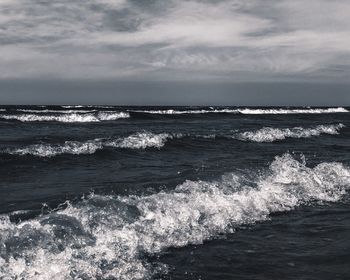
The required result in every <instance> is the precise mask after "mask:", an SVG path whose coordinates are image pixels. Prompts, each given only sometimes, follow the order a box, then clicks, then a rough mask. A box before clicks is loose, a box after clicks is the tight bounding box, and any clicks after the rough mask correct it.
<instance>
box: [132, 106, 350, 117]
mask: <svg viewBox="0 0 350 280" xmlns="http://www.w3.org/2000/svg"><path fill="white" fill-rule="evenodd" d="M211 108H212V107H211ZM130 112H139V113H147V114H160V115H182V114H209V113H228V114H237V113H241V114H248V115H261V114H330V113H348V112H349V111H348V110H347V109H345V108H343V107H338V108H315V109H311V108H305V109H283V108H278V109H249V108H246V109H239V108H237V109H214V108H213V109H211V110H205V109H202V110H174V109H168V110H131V111H130Z"/></svg>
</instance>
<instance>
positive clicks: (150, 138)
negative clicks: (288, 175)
mask: <svg viewBox="0 0 350 280" xmlns="http://www.w3.org/2000/svg"><path fill="white" fill-rule="evenodd" d="M344 127H345V125H343V124H341V123H340V124H337V125H319V126H316V127H314V128H302V127H294V128H283V129H281V128H271V127H264V128H262V129H259V130H257V131H245V132H241V133H235V134H234V135H215V134H212V135H191V134H183V133H159V134H155V133H152V132H148V131H143V132H137V133H134V134H132V135H129V136H127V137H125V138H116V139H93V140H87V141H83V142H79V141H65V142H64V143H63V144H33V145H29V146H26V147H23V148H17V149H5V150H3V151H2V153H7V154H11V155H20V156H24V155H33V156H38V157H53V156H57V155H62V154H73V155H81V154H94V153H95V152H96V151H98V150H101V149H104V148H106V147H110V148H121V149H146V148H157V149H160V148H162V147H163V146H164V145H165V144H166V142H167V141H168V140H170V139H179V138H183V137H186V136H189V137H194V138H203V139H215V138H216V137H217V136H221V137H224V138H227V139H237V140H240V141H252V142H274V141H277V140H284V139H286V138H310V137H314V136H319V135H321V134H330V135H335V134H339V130H340V129H342V128H344Z"/></svg>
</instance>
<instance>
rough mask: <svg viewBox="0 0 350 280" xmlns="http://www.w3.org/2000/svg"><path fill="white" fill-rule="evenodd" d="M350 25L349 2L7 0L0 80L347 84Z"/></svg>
mask: <svg viewBox="0 0 350 280" xmlns="http://www.w3.org/2000/svg"><path fill="white" fill-rule="evenodd" d="M349 30H350V3H349V1H346V0H335V1H326V0H310V1H301V0H281V1H274V0H265V1H262V0H249V1H246V0H218V1H195V0H192V1H191V0H189V1H185V0H178V1H175V0H169V1H161V0H148V1H140V0H115V1H113V0H87V1H78V0H70V1H68V0H59V1H48V0H47V1H46V0H13V1H9V0H4V1H1V2H0V60H1V63H0V73H1V74H0V78H3V79H7V78H38V77H40V78H43V77H47V78H50V77H51V78H53V77H55V78H57V77H58V78H66V79H80V78H94V79H126V78H128V79H133V78H135V79H141V80H142V79H145V80H157V79H166V80H172V79H179V80H181V79H184V80H187V79H213V80H222V79H223V80H231V81H242V80H251V81H260V80H288V81H290V80H296V81H298V80H308V79H312V80H314V81H317V80H320V81H324V80H325V79H326V80H327V79H328V80H330V81H335V80H336V81H338V80H343V81H346V77H347V75H349V74H350V73H349V60H350V31H349ZM189 73H191V75H189Z"/></svg>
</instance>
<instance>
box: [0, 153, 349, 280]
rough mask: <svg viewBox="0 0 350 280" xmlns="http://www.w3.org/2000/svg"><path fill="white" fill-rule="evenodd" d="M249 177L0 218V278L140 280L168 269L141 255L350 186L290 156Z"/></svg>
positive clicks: (329, 166)
mask: <svg viewBox="0 0 350 280" xmlns="http://www.w3.org/2000/svg"><path fill="white" fill-rule="evenodd" d="M247 173H249V174H250V176H249V177H245V175H242V174H240V175H238V174H236V173H230V174H225V175H223V176H222V177H221V178H220V179H218V180H215V181H185V182H184V183H183V184H181V185H178V186H177V187H176V188H175V189H174V190H173V191H169V192H160V193H156V194H153V195H148V196H99V195H90V196H89V197H88V198H86V199H84V200H82V201H81V202H79V203H75V204H70V203H67V207H66V208H65V209H61V210H57V211H55V212H51V213H50V214H47V215H42V216H40V217H37V218H35V219H32V220H27V221H22V222H19V223H18V224H14V223H12V222H10V218H9V215H2V216H0V245H1V246H0V278H2V279H19V278H20V279H28V280H31V279H121V280H124V279H125V280H126V279H145V278H148V277H151V276H152V273H159V272H163V273H166V267H164V266H162V265H158V266H157V267H154V266H153V265H152V264H151V263H148V262H147V258H145V257H144V256H149V255H151V256H152V255H153V256H154V255H157V254H159V253H161V252H162V251H164V250H165V249H167V248H170V247H183V246H187V245H189V244H202V243H203V242H204V241H205V240H208V239H211V238H215V237H216V236H218V235H219V234H225V233H232V232H234V230H235V228H236V227H239V226H241V225H252V224H254V223H256V222H259V221H264V220H267V219H269V216H270V214H272V213H275V212H284V211H291V210H293V209H295V208H296V207H298V206H301V205H305V204H310V203H324V202H336V201H339V200H340V199H342V197H343V196H344V195H345V194H346V192H347V191H348V190H349V188H350V168H349V167H347V166H344V165H343V164H341V163H336V162H325V163H321V164H319V165H317V166H316V167H314V168H310V167H308V166H307V165H306V163H305V162H304V161H298V160H296V159H294V158H293V157H292V156H291V155H290V154H284V155H283V156H278V157H276V158H275V160H274V161H273V162H272V163H271V165H270V167H269V169H268V170H266V172H265V175H261V174H260V173H259V172H258V173H257V174H256V176H255V179H254V186H252V185H251V183H249V184H248V183H247V182H251V181H250V180H251V179H250V178H251V175H252V174H253V172H251V171H250V172H249V171H248V172H247ZM259 174H260V175H259ZM5 244H6V245H5ZM48 264H50V265H48Z"/></svg>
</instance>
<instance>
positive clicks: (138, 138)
mask: <svg viewBox="0 0 350 280" xmlns="http://www.w3.org/2000/svg"><path fill="white" fill-rule="evenodd" d="M175 137H177V138H178V137H181V134H169V133H160V134H154V133H151V132H148V131H143V132H137V133H134V134H131V135H129V136H127V137H124V138H116V139H102V138H97V139H93V140H88V141H81V142H79V141H65V142H64V143H63V144H33V145H29V146H26V147H23V148H17V149H6V150H4V151H3V152H5V153H8V154H12V155H20V156H24V155H33V156H39V157H53V156H57V155H62V154H73V155H80V154H93V153H95V152H96V151H97V150H101V149H103V148H105V147H114V148H121V149H146V148H158V149H159V148H161V147H163V146H164V145H165V143H166V141H167V140H168V139H173V138H175Z"/></svg>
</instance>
